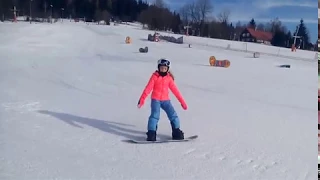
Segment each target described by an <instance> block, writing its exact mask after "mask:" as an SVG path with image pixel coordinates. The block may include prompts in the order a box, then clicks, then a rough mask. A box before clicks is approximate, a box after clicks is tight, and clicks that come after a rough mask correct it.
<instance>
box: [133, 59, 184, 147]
mask: <svg viewBox="0 0 320 180" xmlns="http://www.w3.org/2000/svg"><path fill="white" fill-rule="evenodd" d="M170 64H171V63H170V61H169V60H166V59H160V60H158V70H157V71H155V72H154V73H153V74H152V76H151V77H150V79H149V82H148V84H147V85H146V87H145V89H144V91H143V93H142V95H141V97H140V99H139V102H138V108H141V107H142V106H143V105H144V101H145V99H146V98H147V97H148V95H149V94H150V92H151V91H152V95H151V115H150V116H149V120H148V132H147V141H156V137H157V133H156V131H157V125H158V121H159V119H160V108H162V109H163V110H164V111H165V112H166V114H167V116H168V118H169V120H170V124H171V127H172V139H174V140H181V139H184V133H183V131H181V130H180V120H179V117H178V115H177V113H176V111H175V110H174V108H173V106H172V104H171V101H170V98H169V89H170V90H171V91H172V93H173V94H174V95H175V96H176V98H177V99H178V100H179V102H180V103H181V106H182V108H183V109H184V110H187V104H186V102H185V101H184V99H183V97H182V95H181V94H180V92H179V90H178V88H177V86H176V84H175V82H174V77H173V75H172V73H171V72H170V71H169V69H170Z"/></svg>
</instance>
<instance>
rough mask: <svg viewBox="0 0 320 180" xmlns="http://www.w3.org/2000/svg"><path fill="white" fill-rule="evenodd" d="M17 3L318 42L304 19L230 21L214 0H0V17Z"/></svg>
mask: <svg viewBox="0 0 320 180" xmlns="http://www.w3.org/2000/svg"><path fill="white" fill-rule="evenodd" d="M14 7H15V8H16V10H17V14H18V15H19V16H28V19H29V17H31V19H32V20H35V19H37V18H50V17H53V18H72V19H75V18H82V19H84V20H85V21H90V22H100V21H105V22H106V24H109V22H110V21H125V22H132V21H139V22H141V23H142V24H144V25H145V27H146V28H149V29H151V30H166V31H172V32H174V33H185V31H186V28H185V27H190V31H188V33H189V35H194V36H202V37H209V38H219V39H227V40H239V35H240V33H241V32H242V31H243V30H244V29H245V28H246V27H252V28H255V29H257V30H261V31H266V32H271V33H272V34H273V39H272V41H271V44H272V45H274V46H279V47H288V48H290V47H291V45H292V44H293V43H294V36H299V37H301V38H299V39H297V41H296V45H297V46H301V49H307V50H317V49H316V48H315V47H316V44H317V42H311V41H310V36H309V32H308V29H307V27H306V26H305V24H304V22H303V19H301V21H300V22H299V23H297V30H298V31H297V30H294V32H291V31H290V30H288V29H287V27H286V26H285V25H283V24H282V22H281V20H280V19H278V18H275V19H271V20H270V22H268V23H256V22H255V20H254V19H248V22H247V23H240V22H238V23H236V24H233V23H231V22H230V19H229V17H230V14H231V13H232V11H231V10H229V9H223V10H222V11H221V12H219V13H218V15H217V16H216V17H214V16H212V14H213V11H214V3H212V1H210V0H194V1H192V2H190V3H186V4H184V5H183V6H182V7H181V8H180V10H179V11H173V10H171V9H170V8H169V6H168V5H167V4H165V1H164V0H155V1H154V2H153V3H147V2H146V1H145V0H0V15H1V18H0V19H1V20H2V21H4V20H8V19H12V18H13V10H14Z"/></svg>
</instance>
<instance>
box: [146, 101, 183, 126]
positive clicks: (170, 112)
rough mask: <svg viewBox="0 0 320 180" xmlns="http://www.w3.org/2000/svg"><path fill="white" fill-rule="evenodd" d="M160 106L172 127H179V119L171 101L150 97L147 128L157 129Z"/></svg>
mask: <svg viewBox="0 0 320 180" xmlns="http://www.w3.org/2000/svg"><path fill="white" fill-rule="evenodd" d="M160 108H161V109H163V110H164V111H165V112H166V114H167V116H168V119H169V121H170V124H171V127H172V129H176V128H180V120H179V117H178V115H177V113H176V111H175V110H174V108H173V106H172V104H171V101H170V100H166V101H159V100H155V99H152V100H151V114H150V116H149V121H148V130H149V131H150V130H152V131H157V125H158V122H159V119H160Z"/></svg>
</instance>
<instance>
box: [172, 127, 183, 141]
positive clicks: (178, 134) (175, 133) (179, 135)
mask: <svg viewBox="0 0 320 180" xmlns="http://www.w3.org/2000/svg"><path fill="white" fill-rule="evenodd" d="M172 139H173V140H182V139H184V133H183V131H181V130H180V129H179V128H176V129H172Z"/></svg>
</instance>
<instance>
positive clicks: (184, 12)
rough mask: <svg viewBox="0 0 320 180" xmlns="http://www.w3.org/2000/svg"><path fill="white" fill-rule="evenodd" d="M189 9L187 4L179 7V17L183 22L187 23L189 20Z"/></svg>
mask: <svg viewBox="0 0 320 180" xmlns="http://www.w3.org/2000/svg"><path fill="white" fill-rule="evenodd" d="M189 12H190V10H189V6H188V4H185V5H183V6H182V7H181V8H180V17H181V19H182V22H184V23H185V24H188V23H189V21H190V13H189Z"/></svg>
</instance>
